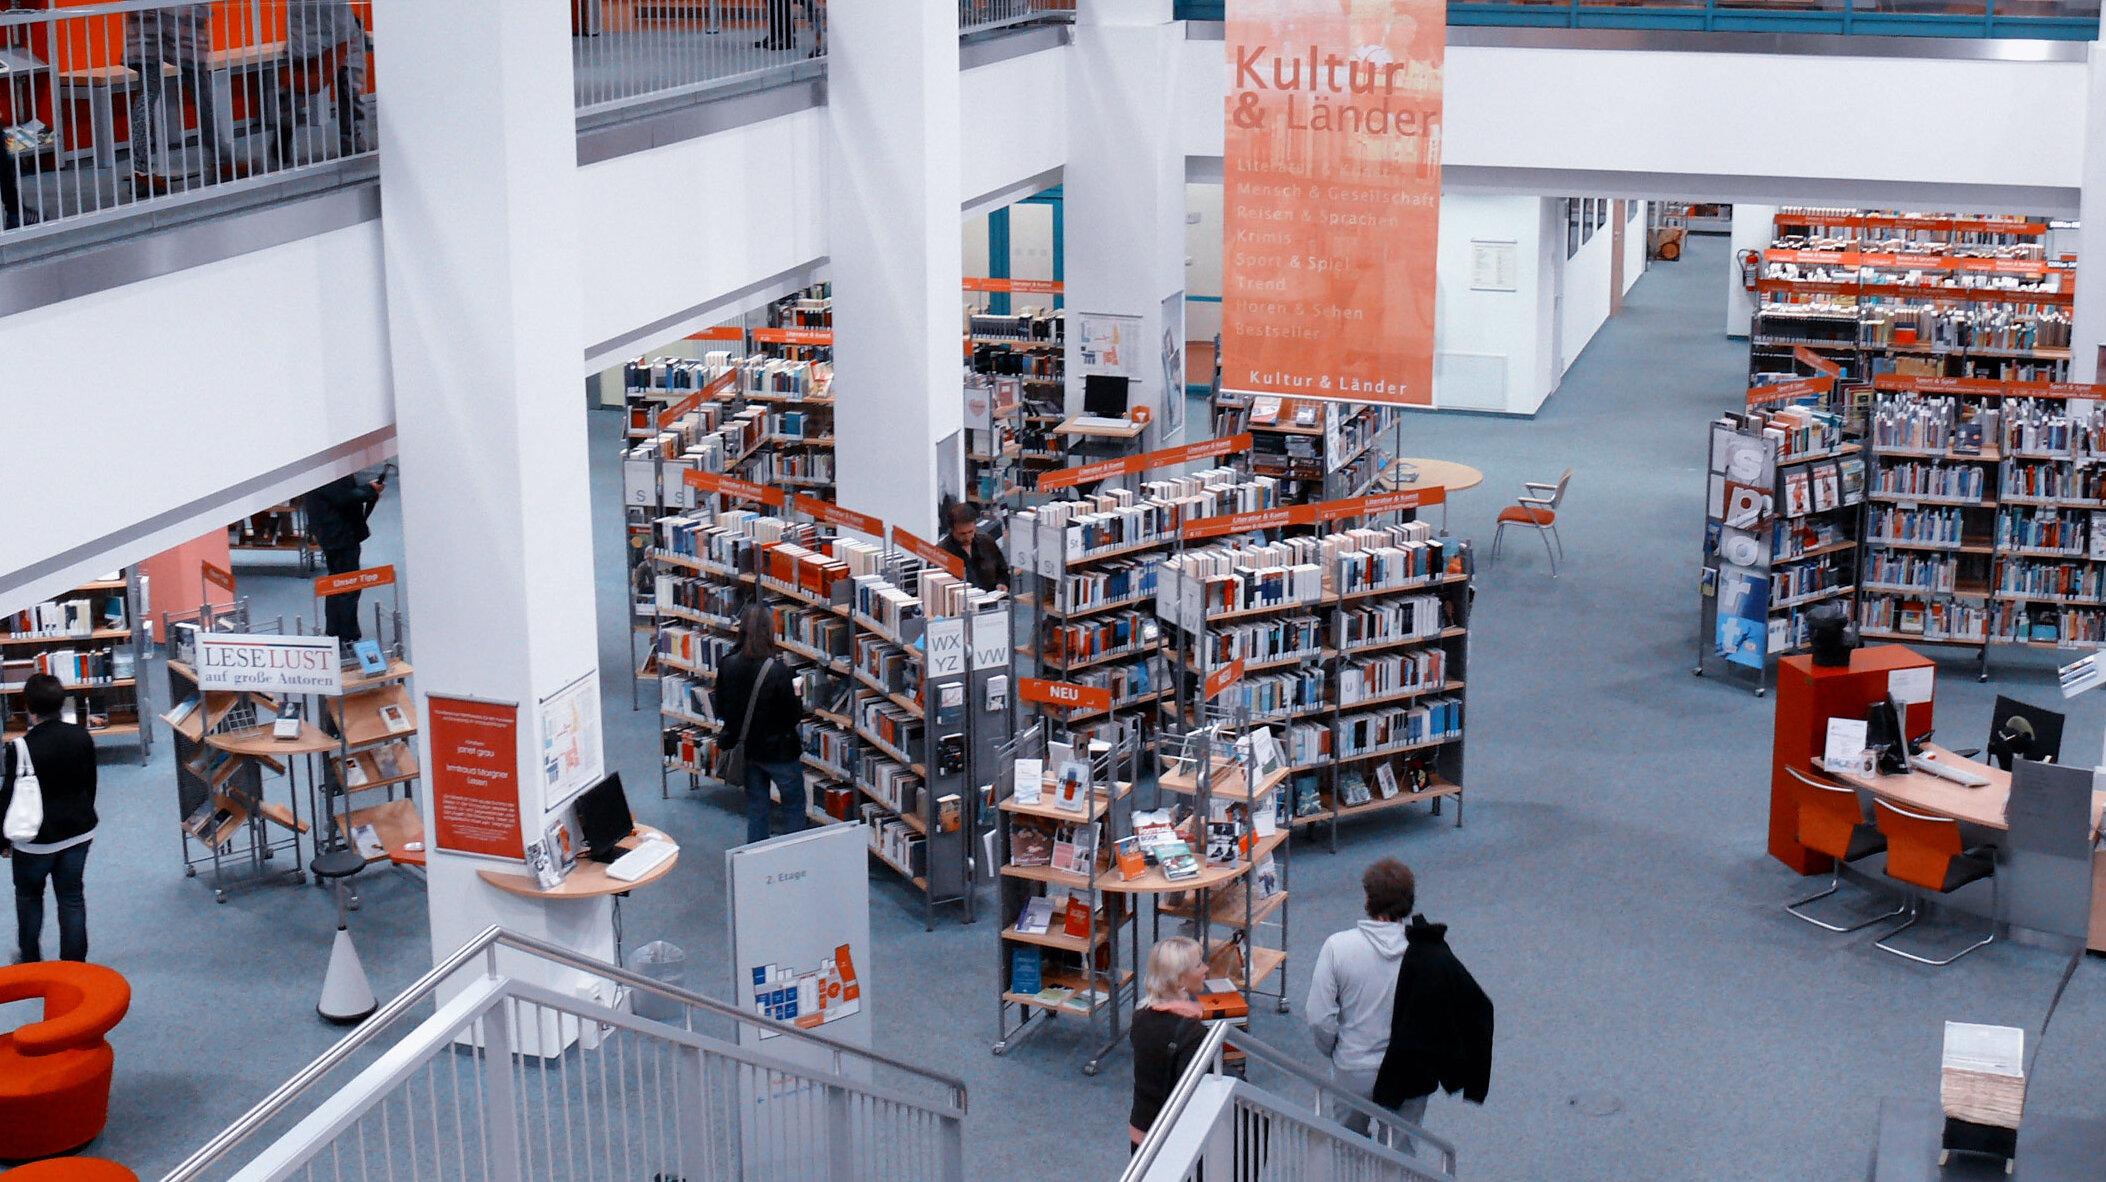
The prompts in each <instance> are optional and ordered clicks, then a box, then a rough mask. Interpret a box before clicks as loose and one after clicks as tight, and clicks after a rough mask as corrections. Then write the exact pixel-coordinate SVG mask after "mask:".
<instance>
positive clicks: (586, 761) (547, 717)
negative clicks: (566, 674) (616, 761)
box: [541, 671, 606, 812]
mask: <svg viewBox="0 0 2106 1182" xmlns="http://www.w3.org/2000/svg"><path fill="white" fill-rule="evenodd" d="M605 774H606V763H605V752H604V750H603V749H602V747H601V745H600V675H599V673H598V672H597V671H594V672H589V673H585V674H583V675H581V676H580V677H579V678H578V679H577V680H576V681H573V682H571V683H570V684H569V685H566V686H564V687H563V688H562V689H559V690H557V691H556V692H555V693H553V694H550V695H549V696H548V697H545V698H543V699H541V789H542V800H543V807H545V808H546V809H547V810H548V811H549V812H555V811H556V810H557V809H559V808H561V807H562V806H563V805H565V804H567V803H569V801H570V798H571V797H573V796H576V795H577V794H578V793H580V792H583V791H585V790H586V789H587V788H590V787H592V786H593V785H594V784H597V783H599V781H600V777H601V776H604V775H605Z"/></svg>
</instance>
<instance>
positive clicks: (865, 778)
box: [853, 749, 922, 817]
mask: <svg viewBox="0 0 2106 1182" xmlns="http://www.w3.org/2000/svg"><path fill="white" fill-rule="evenodd" d="M853 766H854V767H855V770H856V787H857V788H860V789H862V790H863V792H864V793H866V794H867V795H869V796H870V798H871V799H873V800H877V801H881V802H883V804H884V806H885V807H886V808H888V809H890V810H892V811H893V812H895V813H900V814H902V815H905V816H910V817H915V816H920V815H921V793H922V783H921V777H919V776H917V775H915V774H914V772H913V770H912V769H911V768H908V767H906V766H904V765H902V764H900V763H899V762H898V761H896V760H893V759H889V758H887V757H886V756H884V755H883V754H881V753H879V752H876V751H871V750H867V749H865V750H862V751H860V752H858V753H857V755H856V758H855V763H854V765H853Z"/></svg>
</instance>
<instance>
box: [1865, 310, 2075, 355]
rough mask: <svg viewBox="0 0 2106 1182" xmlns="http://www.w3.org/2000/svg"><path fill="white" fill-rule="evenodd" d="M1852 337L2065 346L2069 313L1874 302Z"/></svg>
mask: <svg viewBox="0 0 2106 1182" xmlns="http://www.w3.org/2000/svg"><path fill="white" fill-rule="evenodd" d="M1857 340H1858V343H1859V344H1861V345H1867V346H1878V347H1882V348H1884V347H1890V346H1914V347H1917V348H1938V349H1999V350H2011V351H2031V350H2034V349H2067V348H2069V343H2070V315H2069V313H2067V312H2065V311H2063V310H2062V309H2060V308H2054V307H2047V308H2039V309H2036V310H2033V311H2026V312H2019V311H2014V310H2012V309H2009V308H2000V307H1990V308H1951V307H1944V306H1939V305H1933V304H1913V305H1902V306H1888V305H1878V306H1874V307H1869V308H1867V309H1866V310H1865V313H1864V315H1863V316H1862V317H1860V318H1859V320H1858V323H1857Z"/></svg>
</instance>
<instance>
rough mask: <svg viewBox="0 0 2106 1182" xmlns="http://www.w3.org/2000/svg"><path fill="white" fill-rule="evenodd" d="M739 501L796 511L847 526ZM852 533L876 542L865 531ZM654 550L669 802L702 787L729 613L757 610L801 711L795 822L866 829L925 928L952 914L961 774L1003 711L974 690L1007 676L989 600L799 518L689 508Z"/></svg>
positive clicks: (1004, 626)
mask: <svg viewBox="0 0 2106 1182" xmlns="http://www.w3.org/2000/svg"><path fill="white" fill-rule="evenodd" d="M754 491H756V492H760V493H762V494H763V495H764V496H772V497H774V498H776V499H780V500H782V501H784V502H786V504H785V507H786V508H789V509H791V510H792V512H795V513H798V514H805V515H812V516H818V517H827V516H832V515H838V516H840V517H859V516H860V515H851V514H847V513H845V512H843V511H839V510H836V509H835V508H834V507H833V506H831V505H828V504H825V503H823V502H816V501H812V500H810V499H806V498H799V499H798V500H796V501H790V499H789V498H788V497H785V496H783V494H782V493H781V492H780V490H774V489H765V488H762V489H755V490H754ZM714 495H716V494H712V496H714ZM861 523H862V524H865V525H868V526H871V527H874V530H875V533H876V534H877V535H883V534H884V533H885V532H886V531H885V529H884V526H883V523H881V522H875V521H874V520H871V519H868V518H862V519H861ZM894 532H895V533H896V531H894ZM654 540H655V541H656V543H657V544H656V545H655V546H654V547H653V548H652V550H651V558H652V563H653V568H654V575H653V590H654V598H653V607H654V609H655V610H656V613H657V616H656V618H657V620H658V622H659V623H658V631H657V639H656V646H655V653H656V658H657V662H658V668H659V670H660V676H659V688H660V699H659V712H660V715H661V723H662V726H663V733H664V747H663V753H664V757H663V760H662V762H661V769H662V774H661V794H663V795H670V783H671V780H672V779H673V777H675V776H681V775H684V776H685V777H686V778H687V782H688V786H689V788H690V789H691V790H692V789H696V788H699V787H700V786H701V783H702V781H703V780H704V779H705V778H708V777H710V776H711V774H712V772H711V768H712V767H713V765H714V762H715V756H716V751H717V747H716V735H717V733H718V732H719V730H720V729H721V723H720V720H719V719H718V718H717V717H716V716H715V711H714V705H713V695H714V690H715V681H716V670H717V668H718V667H719V665H720V664H721V662H722V660H723V659H724V658H725V657H726V656H728V655H729V653H730V652H731V649H732V645H733V642H734V638H735V637H736V634H737V617H738V613H739V611H740V610H741V609H742V608H743V606H744V605H745V604H747V603H749V602H751V603H761V604H764V605H766V606H767V607H768V608H769V610H770V613H771V616H772V618H773V621H774V625H775V632H776V639H777V643H778V646H779V648H780V649H781V652H782V659H784V660H785V661H786V662H787V663H788V664H789V665H790V666H791V667H792V668H793V669H794V670H796V672H797V674H798V676H799V678H800V692H801V694H802V696H803V700H804V705H805V709H806V712H807V714H808V718H807V719H806V721H805V722H804V723H803V724H802V725H801V726H800V739H801V744H802V747H803V755H802V762H803V764H804V766H805V768H806V769H807V771H808V772H809V773H811V774H810V775H809V776H808V777H807V805H806V808H807V815H808V817H809V819H811V820H812V821H814V822H815V823H820V824H830V823H834V822H838V821H850V820H860V821H863V822H864V823H866V824H867V825H869V827H870V833H871V843H872V844H871V854H872V857H873V858H875V859H876V860H877V861H878V862H879V863H881V864H882V865H884V866H886V867H887V868H889V869H890V870H892V871H894V872H896V873H898V874H899V875H900V876H901V877H902V878H903V879H905V880H906V881H907V882H908V883H910V884H911V885H912V886H913V887H914V889H915V890H916V891H917V892H919V893H920V894H921V895H922V897H923V901H924V904H925V907H926V909H927V911H926V914H927V918H928V920H929V922H930V923H933V919H934V908H935V907H936V906H937V905H939V904H948V903H959V904H962V905H963V906H964V908H965V910H966V911H967V913H968V914H969V913H970V909H971V903H972V896H971V887H970V857H971V853H972V843H973V841H974V840H975V837H976V835H977V833H978V832H979V831H980V829H981V826H982V824H983V822H982V821H981V819H980V815H979V813H980V810H979V808H978V802H979V799H980V795H979V793H978V792H977V791H976V790H975V788H974V786H973V785H974V783H975V782H976V781H973V779H972V774H971V769H972V768H973V767H975V766H984V763H985V761H986V760H987V759H989V758H991V756H989V755H988V754H987V752H988V751H990V750H991V745H992V743H993V742H994V741H995V740H996V739H997V738H998V737H1000V736H1001V735H1002V733H1004V732H1006V728H1007V723H1008V712H1007V710H1006V708H1004V709H998V710H997V709H989V708H987V703H986V697H987V693H988V690H987V684H988V682H989V681H991V680H993V679H997V678H1006V677H1008V676H1009V674H1010V672H1011V661H1010V657H1009V649H1010V640H1009V613H1008V608H1007V605H1006V603H1005V602H1003V601H1002V600H1001V597H999V596H994V595H989V594H987V593H983V592H977V591H973V590H971V589H970V588H969V587H967V586H966V585H965V584H964V583H963V582H962V581H961V580H959V579H957V578H956V577H954V576H953V575H951V574H950V573H949V572H948V571H945V570H940V569H935V568H932V567H929V566H927V565H926V564H925V562H924V560H923V559H921V558H919V557H917V556H915V555H914V554H912V553H910V552H909V551H908V549H907V548H906V547H904V546H899V545H894V544H891V543H885V544H880V543H877V542H870V541H864V540H861V539H858V538H854V537H850V536H846V535H833V536H825V535H822V534H821V532H820V527H819V526H818V525H817V524H814V523H813V522H810V521H796V520H791V519H789V518H786V517H783V516H774V515H766V514H762V513H759V512H756V511H753V510H746V509H712V508H710V507H708V506H703V507H699V508H697V509H695V510H692V511H690V512H687V513H683V514H678V515H671V516H667V517H663V518H660V519H659V520H658V521H656V522H655V523H654ZM932 650H933V651H934V652H935V653H936V654H937V656H936V658H935V659H934V660H933V661H932V660H931V659H930V657H929V655H928V654H929V653H930V652H931V651H932ZM932 697H933V700H934V701H935V702H936V703H937V710H936V717H935V719H934V725H933V726H932V725H931V720H930V719H929V717H928V714H929V711H928V703H929V702H930V701H931V700H932ZM968 699H971V700H972V701H973V703H974V705H973V707H972V708H968V707H967V702H968Z"/></svg>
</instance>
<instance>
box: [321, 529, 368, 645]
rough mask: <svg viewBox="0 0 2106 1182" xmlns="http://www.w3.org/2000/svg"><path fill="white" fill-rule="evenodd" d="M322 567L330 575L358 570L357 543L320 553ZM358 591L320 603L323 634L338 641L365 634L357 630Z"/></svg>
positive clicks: (345, 593) (352, 638)
mask: <svg viewBox="0 0 2106 1182" xmlns="http://www.w3.org/2000/svg"><path fill="white" fill-rule="evenodd" d="M322 565H323V566H324V567H326V568H327V569H328V571H329V573H330V574H332V575H341V574H348V573H349V572H351V571H355V570H357V569H358V543H356V542H353V543H352V544H350V545H348V546H343V547H339V548H338V549H335V550H324V551H322ZM360 594H362V593H361V592H358V591H346V592H344V593H343V594H342V595H332V596H330V597H329V598H327V599H325V600H323V601H322V620H323V628H322V630H323V631H324V632H327V633H328V634H329V635H331V636H334V637H336V638H337V639H338V640H358V639H361V638H362V637H363V636H364V635H365V634H364V633H363V632H360V631H359V630H358V597H359V595H360Z"/></svg>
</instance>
